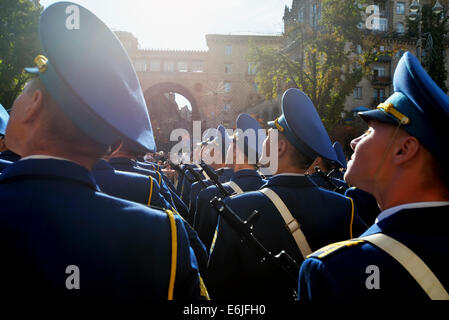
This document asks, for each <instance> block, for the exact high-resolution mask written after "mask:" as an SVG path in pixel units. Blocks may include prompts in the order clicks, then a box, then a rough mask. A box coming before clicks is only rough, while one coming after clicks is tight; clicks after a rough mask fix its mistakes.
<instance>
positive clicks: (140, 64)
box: [134, 60, 147, 72]
mask: <svg viewBox="0 0 449 320" xmlns="http://www.w3.org/2000/svg"><path fill="white" fill-rule="evenodd" d="M134 68H135V69H136V72H145V71H147V63H146V62H145V61H144V60H138V61H136V62H135V63H134Z"/></svg>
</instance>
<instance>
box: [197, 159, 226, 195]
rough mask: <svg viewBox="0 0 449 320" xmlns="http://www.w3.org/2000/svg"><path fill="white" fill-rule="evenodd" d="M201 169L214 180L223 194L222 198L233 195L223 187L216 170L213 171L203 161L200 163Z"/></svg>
mask: <svg viewBox="0 0 449 320" xmlns="http://www.w3.org/2000/svg"><path fill="white" fill-rule="evenodd" d="M200 166H201V168H202V169H203V171H204V172H206V174H207V175H208V176H209V178H210V179H211V180H212V182H213V183H214V184H215V185H216V186H217V188H218V190H219V191H220V193H221V196H222V198H226V197H229V196H230V195H231V193H230V192H229V191H228V190H226V189H225V187H223V185H222V184H221V182H220V181H219V180H218V175H217V174H216V173H215V172H214V170H211V168H209V166H208V165H207V164H205V163H204V161H202V160H201V163H200Z"/></svg>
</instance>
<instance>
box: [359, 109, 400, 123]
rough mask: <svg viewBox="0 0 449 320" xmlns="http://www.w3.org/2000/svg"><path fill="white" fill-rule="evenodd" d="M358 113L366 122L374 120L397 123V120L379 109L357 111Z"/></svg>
mask: <svg viewBox="0 0 449 320" xmlns="http://www.w3.org/2000/svg"><path fill="white" fill-rule="evenodd" d="M358 115H359V116H360V118H362V119H363V120H364V121H366V122H368V121H371V120H376V121H379V122H383V123H388V124H393V125H396V124H397V122H396V121H395V120H393V119H392V118H390V117H389V116H388V115H386V114H385V112H383V111H381V110H379V109H376V110H370V111H364V112H359V113H358Z"/></svg>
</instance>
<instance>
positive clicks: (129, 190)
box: [91, 159, 172, 210]
mask: <svg viewBox="0 0 449 320" xmlns="http://www.w3.org/2000/svg"><path fill="white" fill-rule="evenodd" d="M91 171H92V175H93V176H94V178H95V181H96V182H97V185H98V186H99V187H100V190H101V191H103V192H104V193H107V194H109V195H111V196H114V197H119V198H122V199H126V200H130V201H134V202H138V203H142V204H144V205H147V206H153V207H159V208H161V209H168V210H171V209H172V207H171V205H170V204H169V203H168V202H167V200H165V198H164V197H162V196H161V194H160V190H159V184H158V183H157V181H156V180H155V179H154V178H153V177H146V176H143V175H141V174H138V173H132V172H125V171H119V170H115V169H114V168H113V167H112V166H111V165H110V164H109V163H108V162H107V161H106V160H104V159H100V160H98V161H97V162H96V163H95V165H94V166H93V168H92V170H91Z"/></svg>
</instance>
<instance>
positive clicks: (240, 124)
mask: <svg viewBox="0 0 449 320" xmlns="http://www.w3.org/2000/svg"><path fill="white" fill-rule="evenodd" d="M236 128H237V129H239V130H241V131H238V134H235V135H234V136H233V140H234V142H233V143H232V145H230V146H229V149H231V148H232V155H233V161H232V163H234V173H233V175H232V176H231V179H230V181H229V182H227V183H224V184H223V187H224V188H225V189H226V190H227V191H228V192H229V194H240V193H243V192H247V191H253V190H259V188H260V187H261V186H262V185H264V184H265V183H266V180H264V179H263V178H262V177H261V175H260V174H259V172H258V171H257V162H258V159H259V157H260V153H261V152H262V143H263V141H264V139H262V137H259V135H258V132H259V131H258V130H259V129H262V128H261V126H260V124H259V122H258V121H257V120H256V119H254V118H252V117H251V116H250V115H248V114H246V113H242V114H240V115H239V116H238V117H237V119H236ZM244 133H246V134H249V135H250V134H254V139H255V140H254V141H251V140H250V139H249V138H248V136H244V135H243V134H244ZM239 137H240V139H241V140H239ZM239 141H240V142H239ZM250 142H251V143H250ZM230 152H231V151H230V150H228V154H230ZM250 155H251V156H250ZM249 157H253V159H254V160H253V162H252V163H251V162H250V161H248V158H249ZM240 158H243V162H242V163H239V162H238V161H237V160H238V159H240ZM215 196H221V195H220V192H219V189H218V187H217V186H210V187H208V188H207V189H204V190H202V191H201V192H200V193H199V194H198V197H197V200H196V203H197V205H196V212H195V216H194V224H193V227H194V229H195V230H196V231H197V232H198V236H199V237H200V239H201V241H203V243H204V245H205V246H206V248H207V249H208V250H209V249H210V246H211V244H212V239H213V236H214V232H215V228H216V226H217V221H218V213H217V212H216V210H215V209H214V208H212V207H211V205H210V203H209V201H210V200H211V199H212V198H213V197H215Z"/></svg>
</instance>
